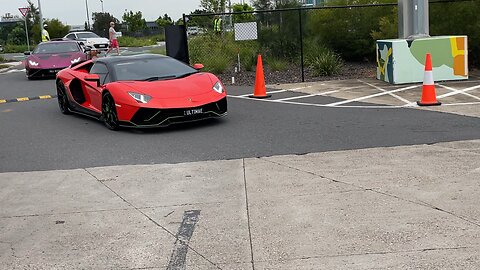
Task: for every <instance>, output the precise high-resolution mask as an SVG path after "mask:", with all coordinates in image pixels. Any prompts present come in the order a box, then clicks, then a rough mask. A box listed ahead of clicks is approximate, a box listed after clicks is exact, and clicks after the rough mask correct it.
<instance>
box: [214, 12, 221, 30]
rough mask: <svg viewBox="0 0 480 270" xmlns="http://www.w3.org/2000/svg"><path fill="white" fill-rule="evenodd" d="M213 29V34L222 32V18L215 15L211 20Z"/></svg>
mask: <svg viewBox="0 0 480 270" xmlns="http://www.w3.org/2000/svg"><path fill="white" fill-rule="evenodd" d="M213 31H214V32H215V34H220V33H221V32H222V18H220V17H219V16H215V19H214V20H213Z"/></svg>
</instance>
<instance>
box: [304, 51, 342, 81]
mask: <svg viewBox="0 0 480 270" xmlns="http://www.w3.org/2000/svg"><path fill="white" fill-rule="evenodd" d="M309 66H310V67H311V68H312V69H313V73H314V75H315V76H332V75H336V74H339V73H340V71H341V69H342V67H343V61H342V59H341V58H340V56H339V55H338V54H336V53H335V52H332V51H328V50H326V51H324V52H323V53H322V54H320V55H318V56H316V57H314V58H312V59H310V60H309Z"/></svg>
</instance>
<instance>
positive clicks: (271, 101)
mask: <svg viewBox="0 0 480 270" xmlns="http://www.w3.org/2000/svg"><path fill="white" fill-rule="evenodd" d="M228 97H231V98H239V99H246V100H252V101H260V102H270V103H281V104H292V105H302V106H312V107H325V108H368V109H399V108H404V107H403V106H391V105H372V106H348V105H347V106H336V107H332V106H329V105H328V104H327V105H326V104H312V103H302V102H292V101H278V100H270V99H256V98H248V97H245V96H230V95H229V96H228Z"/></svg>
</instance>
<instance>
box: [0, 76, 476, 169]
mask: <svg viewBox="0 0 480 270" xmlns="http://www.w3.org/2000/svg"><path fill="white" fill-rule="evenodd" d="M228 90H229V94H231V95H240V94H244V93H249V92H251V89H250V88H245V87H230V88H229V89H228ZM53 94H55V89H54V80H35V81H28V80H27V79H26V78H25V77H24V74H23V73H12V74H0V99H10V98H16V97H24V96H38V95H53ZM318 98H320V97H318ZM326 98H327V97H326ZM328 99H329V101H331V99H332V98H328ZM0 138H1V141H0V149H1V151H0V172H8V171H32V170H52V169H73V168H84V167H98V166H107V165H126V164H156V163H180V162H190V161H204V160H223V159H234V158H244V157H264V156H272V155H281V154H304V153H311V152H323V151H332V150H344V149H358V148H369V147H380V146H398V145H413V144H422V143H427V144H428V143H436V142H444V141H456V140H468V139H480V121H479V119H478V118H473V117H465V116H458V115H452V114H445V113H438V112H431V111H424V110H415V109H368V108H324V107H308V106H298V105H292V104H280V103H271V102H256V101H253V100H246V99H237V98H230V99H229V115H228V116H227V117H226V118H223V119H219V120H211V121H204V122H198V123H193V124H186V125H178V126H174V127H171V128H166V129H155V130H122V131H119V132H113V131H110V130H108V129H107V128H105V127H104V126H103V124H102V123H100V122H98V121H95V120H93V119H90V118H86V117H82V116H75V115H73V116H67V115H63V114H61V113H60V111H59V109H58V105H57V101H56V100H55V99H49V100H35V101H27V102H16V103H6V104H0Z"/></svg>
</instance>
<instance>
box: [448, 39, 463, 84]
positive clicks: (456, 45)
mask: <svg viewBox="0 0 480 270" xmlns="http://www.w3.org/2000/svg"><path fill="white" fill-rule="evenodd" d="M450 41H451V45H452V56H453V74H454V75H457V76H467V74H466V73H467V68H466V66H465V65H467V61H466V57H467V54H466V51H465V38H463V37H458V38H452V39H451V40H450Z"/></svg>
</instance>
